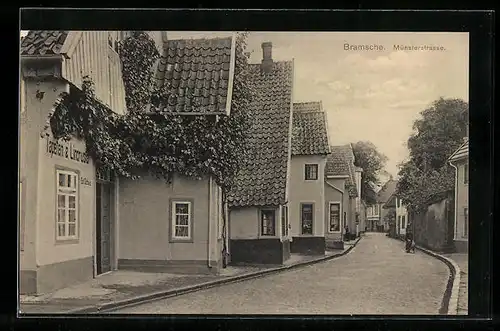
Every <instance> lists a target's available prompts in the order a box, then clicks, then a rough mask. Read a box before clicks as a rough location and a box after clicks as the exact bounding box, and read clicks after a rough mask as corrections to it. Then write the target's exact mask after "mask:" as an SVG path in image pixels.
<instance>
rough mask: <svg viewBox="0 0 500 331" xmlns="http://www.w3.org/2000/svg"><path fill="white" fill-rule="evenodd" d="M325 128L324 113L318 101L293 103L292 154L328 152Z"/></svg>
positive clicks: (323, 153)
mask: <svg viewBox="0 0 500 331" xmlns="http://www.w3.org/2000/svg"><path fill="white" fill-rule="evenodd" d="M304 105H307V106H309V105H311V107H304ZM327 130H328V129H327V125H326V118H325V113H324V112H323V111H322V110H321V103H320V102H308V103H294V104H293V131H292V155H325V154H328V153H330V146H329V143H328V131H327Z"/></svg>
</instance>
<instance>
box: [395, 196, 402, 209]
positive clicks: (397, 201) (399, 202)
mask: <svg viewBox="0 0 500 331" xmlns="http://www.w3.org/2000/svg"><path fill="white" fill-rule="evenodd" d="M396 206H397V207H398V208H399V207H401V200H399V199H398V198H396Z"/></svg>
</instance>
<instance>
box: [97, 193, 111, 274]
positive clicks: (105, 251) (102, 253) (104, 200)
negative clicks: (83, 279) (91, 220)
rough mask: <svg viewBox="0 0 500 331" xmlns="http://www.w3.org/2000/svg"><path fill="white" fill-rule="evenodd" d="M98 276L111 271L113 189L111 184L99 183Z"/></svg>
mask: <svg viewBox="0 0 500 331" xmlns="http://www.w3.org/2000/svg"><path fill="white" fill-rule="evenodd" d="M96 209H97V210H96V216H97V217H96V218H97V226H96V233H97V252H96V253H97V254H96V255H97V261H96V262H97V274H102V273H105V272H108V271H110V270H111V188H110V185H109V184H103V183H97V186H96Z"/></svg>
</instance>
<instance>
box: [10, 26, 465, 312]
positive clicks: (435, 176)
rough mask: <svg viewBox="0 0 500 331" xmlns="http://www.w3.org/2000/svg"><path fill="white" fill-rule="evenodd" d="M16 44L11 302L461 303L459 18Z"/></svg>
mask: <svg viewBox="0 0 500 331" xmlns="http://www.w3.org/2000/svg"><path fill="white" fill-rule="evenodd" d="M20 38H21V41H20V66H21V68H20V69H21V70H20V113H19V116H20V133H21V134H20V141H19V154H20V169H19V174H20V175H19V243H20V245H19V293H20V295H19V301H20V302H19V311H20V312H21V313H23V314H27V315H29V314H30V313H42V314H43V313H64V314H78V313H82V314H83V313H109V312H112V313H117V314H223V315H231V314H266V315H269V314H272V315H274V314H287V315H289V314H291V315H293V314H317V315H322V314H323V315H324V314H327V315H365V314H371V315H373V314H375V315H387V314H390V315H400V314H401V315H409V314H410V315H467V311H468V234H469V207H468V205H469V204H468V183H469V170H468V160H469V145H468V136H469V133H468V132H469V130H468V128H469V124H468V123H469V122H468V118H469V105H468V99H469V34H468V33H458V32H453V33H452V32H447V33H443V32H440V33H437V32H436V33H431V32H426V33H420V32H419V33H417V32H369V31H367V32H253V31H250V32H238V31H228V32H220V31H218V32H210V31H206V32H200V31H197V32H189V31H91V30H87V31H45V30H27V31H21V36H20Z"/></svg>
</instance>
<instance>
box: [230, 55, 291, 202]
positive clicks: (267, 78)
mask: <svg viewBox="0 0 500 331" xmlns="http://www.w3.org/2000/svg"><path fill="white" fill-rule="evenodd" d="M249 85H250V88H251V89H253V90H254V91H255V92H256V94H255V96H254V97H253V98H252V102H251V103H250V105H249V112H250V117H251V125H250V129H249V135H248V139H247V146H246V150H247V158H246V159H245V160H243V165H242V167H241V168H240V170H239V172H238V174H237V178H236V180H235V185H234V186H233V187H232V189H231V191H230V192H229V194H228V202H229V204H230V205H231V206H232V207H237V206H268V205H279V204H283V203H285V191H286V178H287V176H286V175H287V166H288V150H289V135H290V132H289V131H290V120H291V111H292V110H291V102H292V87H293V62H291V61H283V62H274V63H273V68H272V71H271V72H270V73H265V72H261V66H260V64H250V68H249Z"/></svg>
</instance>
